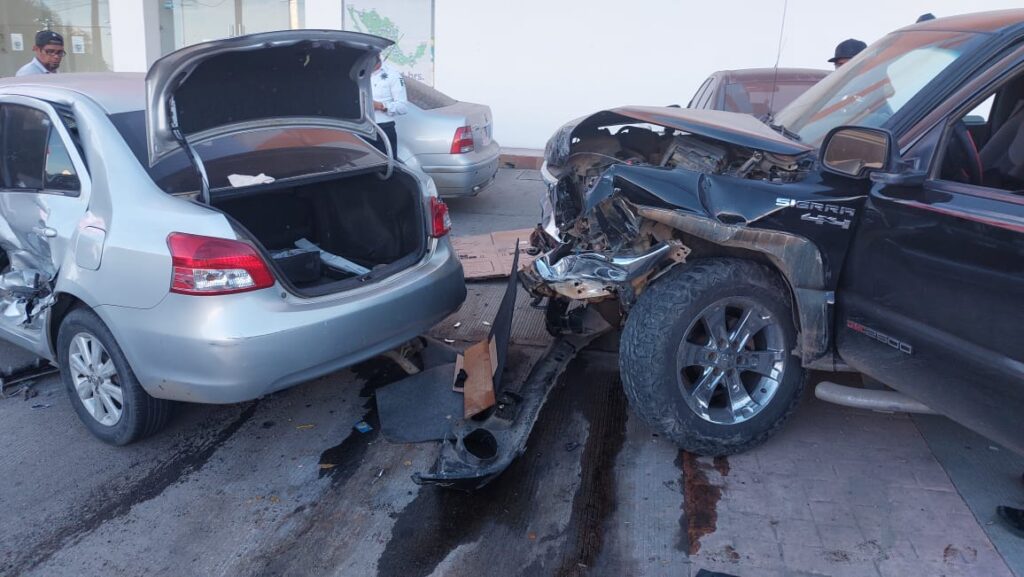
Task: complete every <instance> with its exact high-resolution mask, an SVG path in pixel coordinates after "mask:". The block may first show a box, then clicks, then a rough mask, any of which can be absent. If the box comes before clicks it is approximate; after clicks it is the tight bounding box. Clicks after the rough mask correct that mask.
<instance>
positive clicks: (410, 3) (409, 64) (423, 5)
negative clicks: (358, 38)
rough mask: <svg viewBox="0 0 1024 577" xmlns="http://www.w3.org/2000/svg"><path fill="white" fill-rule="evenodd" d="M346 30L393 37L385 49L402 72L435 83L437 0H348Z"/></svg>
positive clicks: (389, 61)
mask: <svg viewBox="0 0 1024 577" xmlns="http://www.w3.org/2000/svg"><path fill="white" fill-rule="evenodd" d="M343 7H344V26H345V29H346V30H355V31H357V32H367V33H369V34H375V35H377V36H383V37H385V38H388V39H391V40H394V42H395V45H394V46H392V47H391V48H389V49H387V50H385V51H384V57H385V58H387V60H388V64H390V65H391V66H393V67H395V68H397V69H398V70H399V71H400V72H401V73H402V75H404V76H407V77H410V78H415V79H416V80H420V81H422V82H425V83H427V84H430V85H433V84H434V0H345V2H344V4H343Z"/></svg>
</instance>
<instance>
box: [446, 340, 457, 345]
mask: <svg viewBox="0 0 1024 577" xmlns="http://www.w3.org/2000/svg"><path fill="white" fill-rule="evenodd" d="M444 342H446V343H448V344H449V345H450V344H452V343H454V342H455V339H445V340H444Z"/></svg>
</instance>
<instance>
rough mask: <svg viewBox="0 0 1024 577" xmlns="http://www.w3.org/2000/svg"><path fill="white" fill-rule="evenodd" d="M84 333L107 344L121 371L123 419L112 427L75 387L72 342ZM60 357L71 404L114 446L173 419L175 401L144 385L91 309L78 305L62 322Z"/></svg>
mask: <svg viewBox="0 0 1024 577" xmlns="http://www.w3.org/2000/svg"><path fill="white" fill-rule="evenodd" d="M83 333H84V334H87V335H89V336H91V337H93V338H94V339H96V340H98V341H99V342H100V343H101V344H102V345H103V348H104V349H106V352H107V354H108V355H109V357H110V360H111V361H112V362H113V364H114V367H115V369H116V370H117V380H118V384H119V385H120V387H121V390H122V401H123V402H122V405H121V416H120V419H119V420H118V421H117V423H115V424H113V425H109V426H108V425H104V424H102V423H100V422H99V421H97V420H96V418H94V417H93V416H92V415H91V414H90V413H89V410H88V409H87V408H86V407H85V405H84V404H83V402H82V399H81V398H80V397H79V395H78V392H77V391H76V390H75V385H74V381H73V378H72V376H71V367H70V362H69V357H70V355H71V341H72V339H73V338H74V337H75V336H76V335H79V334H83ZM57 360H58V364H59V365H60V376H61V380H62V381H63V382H64V388H65V389H67V392H68V397H70V399H71V406H72V407H74V409H75V412H76V413H77V414H78V418H79V419H80V420H81V421H82V423H83V424H84V425H85V427H86V428H87V429H89V432H91V433H92V434H93V435H95V436H96V437H97V438H99V439H100V440H102V441H103V442H105V443H109V444H111V445H127V444H129V443H132V442H135V441H138V440H140V439H143V438H145V437H148V436H150V435H152V434H154V433H156V432H157V431H159V430H160V429H162V428H163V427H164V426H165V425H166V424H167V422H168V420H169V419H170V416H171V409H172V408H173V405H174V403H173V402H171V401H167V400H164V399H157V398H154V397H151V396H150V395H149V393H147V392H146V391H145V390H144V389H143V388H142V385H140V384H139V381H138V379H137V378H136V377H135V373H134V372H133V371H132V368H131V366H129V364H128V360H127V359H126V358H125V356H124V353H123V352H122V351H121V347H120V346H118V344H117V341H116V340H114V336H113V335H112V334H111V333H110V329H108V328H107V326H106V325H105V324H103V321H102V320H100V318H99V317H98V316H96V314H95V313H93V312H92V311H91V310H88V309H86V308H76V309H74V310H72V311H71V312H69V313H68V314H67V316H65V317H64V319H63V320H62V321H61V323H60V329H59V332H58V333H57Z"/></svg>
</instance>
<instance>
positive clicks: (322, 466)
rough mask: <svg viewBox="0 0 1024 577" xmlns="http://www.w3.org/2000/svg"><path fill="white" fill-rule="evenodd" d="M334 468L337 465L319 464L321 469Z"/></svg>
mask: <svg viewBox="0 0 1024 577" xmlns="http://www.w3.org/2000/svg"><path fill="white" fill-rule="evenodd" d="M335 467H337V465H335V464H334V463H320V468H321V469H333V468H335Z"/></svg>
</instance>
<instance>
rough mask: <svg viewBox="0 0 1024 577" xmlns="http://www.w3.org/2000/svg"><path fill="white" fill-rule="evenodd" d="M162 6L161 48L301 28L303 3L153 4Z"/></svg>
mask: <svg viewBox="0 0 1024 577" xmlns="http://www.w3.org/2000/svg"><path fill="white" fill-rule="evenodd" d="M150 1H154V2H160V48H161V50H162V52H163V53H164V54H167V53H169V52H173V51H175V50H177V49H179V48H184V47H185V46H190V45H192V44H198V43H199V42H206V41H207V40H216V39H218V38H229V37H232V36H241V35H243V34H255V33H257V32H270V31H271V30H288V29H294V28H302V25H303V22H302V13H303V8H304V2H303V0H150Z"/></svg>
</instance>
